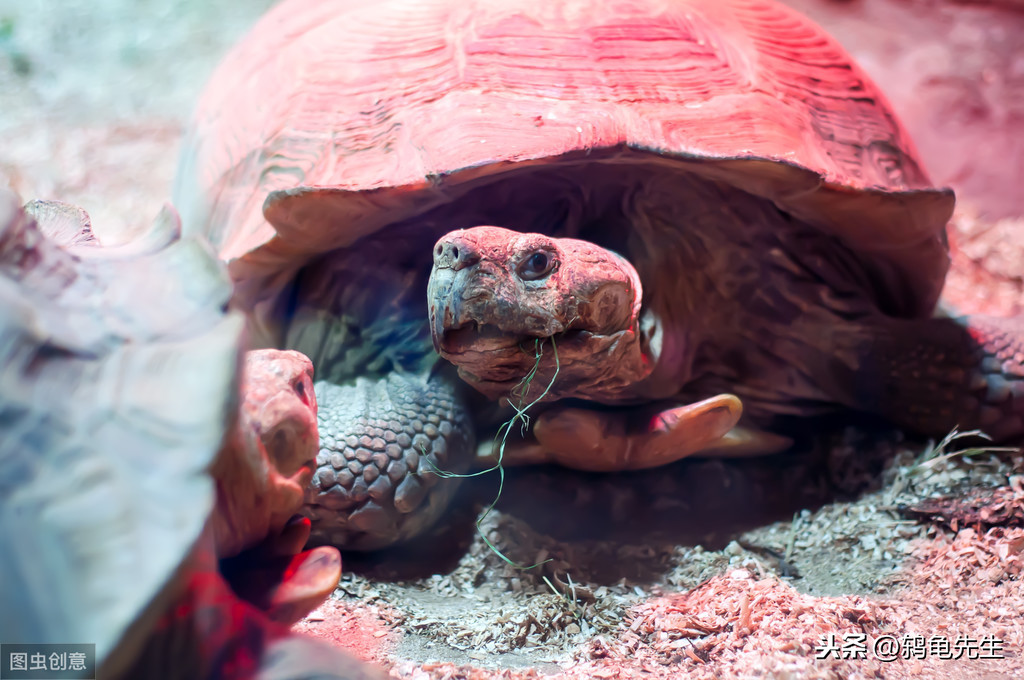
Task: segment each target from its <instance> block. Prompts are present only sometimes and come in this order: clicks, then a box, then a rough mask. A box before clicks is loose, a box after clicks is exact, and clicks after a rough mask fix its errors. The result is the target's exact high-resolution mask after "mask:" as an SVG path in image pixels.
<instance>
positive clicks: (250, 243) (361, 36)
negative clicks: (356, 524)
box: [175, 0, 953, 316]
mask: <svg viewBox="0 0 1024 680" xmlns="http://www.w3.org/2000/svg"><path fill="white" fill-rule="evenodd" d="M584 158H585V159H587V160H588V161H589V160H592V161H595V162H597V161H604V162H616V163H623V164H629V163H661V164H670V165H678V166H688V167H689V168H690V169H692V170H693V171H694V172H697V173H700V174H702V175H704V176H707V177H711V178H712V179H716V180H719V181H725V182H728V183H731V184H733V185H735V186H737V187H738V188H740V189H742V190H745V191H748V192H751V193H753V194H755V195H759V196H762V197H764V198H767V199H769V200H772V201H774V202H775V203H776V204H777V205H778V206H779V207H780V208H781V209H783V210H785V211H787V212H788V213H790V214H792V215H794V216H795V217H797V218H799V219H801V220H803V221H805V222H809V223H811V224H814V225H816V226H818V227H820V228H821V229H823V230H825V231H827V232H829V233H831V234H833V235H835V236H837V237H838V239H839V240H840V241H841V242H842V243H843V244H844V245H846V246H847V247H849V248H851V249H853V250H855V251H857V252H858V253H859V254H861V256H862V257H863V258H864V259H865V260H866V261H867V262H869V263H870V265H871V266H872V267H874V268H875V270H876V271H875V274H876V275H877V276H878V277H879V278H880V279H881V280H882V281H884V282H885V286H886V287H888V288H889V289H891V293H892V296H893V297H894V298H895V301H896V302H895V303H894V304H893V305H892V307H891V308H892V309H893V310H895V311H896V313H900V314H903V315H907V316H918V315H924V314H928V313H930V312H931V310H932V309H933V307H934V304H935V302H936V300H937V298H938V295H939V292H940V289H941V287H942V282H943V279H944V276H945V272H946V269H947V267H948V256H947V252H946V250H947V249H946V241H945V224H946V222H947V220H948V218H949V216H950V214H951V212H952V207H953V195H952V193H951V192H949V191H943V190H936V189H934V188H932V187H931V184H930V182H929V180H928V178H927V176H926V174H925V172H924V171H923V170H922V168H921V165H920V163H919V162H918V160H917V156H916V154H915V151H914V149H913V147H912V145H911V143H910V141H909V139H908V138H907V134H906V133H905V131H904V130H903V129H902V128H901V126H900V124H899V122H898V121H897V120H896V119H895V117H894V116H893V114H892V112H891V110H890V108H889V106H888V104H887V103H886V101H885V98H884V97H883V95H882V94H881V93H880V92H879V91H878V90H877V88H876V87H875V85H874V84H873V83H872V82H871V81H870V80H869V79H868V78H867V76H866V75H865V74H864V73H863V71H862V70H861V69H860V68H859V67H858V66H857V65H856V64H854V63H853V62H852V60H851V58H850V57H849V55H848V54H847V53H846V52H845V51H844V50H843V49H842V47H840V46H839V45H838V44H837V43H836V42H835V41H834V40H833V39H832V38H830V37H829V36H828V35H827V34H826V33H825V32H824V31H822V30H821V29H820V28H819V27H818V26H816V25H814V24H813V23H811V22H810V21H808V20H807V19H805V18H804V17H802V16H801V15H799V14H797V13H796V12H794V11H792V10H790V9H788V8H786V7H784V6H781V5H779V4H777V3H775V2H773V1H772V0H643V1H639V0H517V1H515V2H512V1H509V0H378V1H376V2H372V3H366V2H362V1H361V0H285V2H283V3H282V4H281V5H279V6H278V7H277V8H276V9H274V10H273V11H271V12H270V13H269V14H268V15H266V16H265V17H264V18H263V19H262V20H261V21H260V22H259V24H258V25H257V26H256V27H255V28H254V29H253V30H252V32H251V33H250V34H249V36H248V37H247V38H246V39H245V40H244V41H242V43H241V44H240V45H239V46H238V47H237V48H236V49H235V50H234V51H233V52H232V53H231V54H230V55H229V56H228V57H227V59H226V60H225V61H224V63H223V64H222V66H221V67H220V69H219V70H218V71H217V72H216V74H215V75H214V77H213V80H212V82H211V83H210V85H209V87H208V88H207V90H206V94H205V96H204V97H203V99H202V102H201V104H200V106H199V109H198V112H197V115H196V118H195V121H194V125H193V127H192V129H191V132H190V134H189V136H188V139H187V140H186V145H185V149H184V153H183V164H182V168H181V172H180V174H179V177H178V184H177V188H176V199H175V200H176V202H177V204H178V205H179V207H180V209H181V210H182V213H183V216H184V220H185V224H186V228H187V229H191V230H201V231H204V232H205V233H206V234H207V235H208V236H209V237H210V238H211V239H212V240H213V242H214V244H215V246H216V247H217V248H218V249H219V251H220V253H221V255H222V257H224V258H225V259H227V260H229V261H231V269H232V273H233V276H234V277H235V279H236V282H238V283H240V284H242V285H240V286H239V294H240V296H241V297H242V298H243V299H244V298H245V297H246V296H249V297H250V298H252V296H253V295H255V293H253V291H254V290H261V289H264V288H266V286H268V285H272V284H271V282H272V281H274V280H276V281H281V280H284V278H286V276H284V275H283V273H284V272H286V270H289V269H291V270H292V271H294V268H295V267H296V266H298V265H300V264H301V263H302V262H304V261H306V260H308V259H309V258H310V257H312V256H314V255H315V254H317V253H322V252H325V251H327V250H330V249H334V248H340V247H345V246H348V245H351V244H352V243H354V242H355V241H356V240H358V239H359V238H360V237H362V236H364V235H366V234H370V233H374V232H376V231H377V230H379V229H381V228H383V227H385V226H387V225H388V224H391V223H393V222H394V221H395V220H397V219H401V218H405V217H409V216H411V215H415V214H416V213H417V212H418V211H423V210H426V209H428V208H430V207H433V206H435V205H437V204H438V203H439V202H442V201H451V200H457V199H458V196H459V191H460V187H466V186H469V185H479V184H480V183H481V182H487V181H494V180H497V179H499V178H501V177H503V176H507V173H509V171H510V170H513V169H518V168H521V167H522V166H524V165H529V164H552V163H557V162H576V161H579V160H580V159H584ZM425 252H429V251H425ZM246 284H249V285H248V288H247V286H246ZM247 291H248V292H247ZM264 292H265V291H264ZM250 302H251V300H250Z"/></svg>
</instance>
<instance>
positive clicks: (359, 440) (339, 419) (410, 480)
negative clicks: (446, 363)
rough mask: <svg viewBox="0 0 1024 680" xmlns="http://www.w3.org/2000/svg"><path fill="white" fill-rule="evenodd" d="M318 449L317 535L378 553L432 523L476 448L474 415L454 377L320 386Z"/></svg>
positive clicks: (318, 540) (313, 511) (312, 504)
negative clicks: (445, 476)
mask: <svg viewBox="0 0 1024 680" xmlns="http://www.w3.org/2000/svg"><path fill="white" fill-rule="evenodd" d="M315 389H316V396H317V401H318V402H319V417H318V420H319V428H320V451H319V453H318V454H317V459H316V462H317V470H316V472H315V473H314V475H313V483H312V485H311V487H310V490H309V493H308V494H307V504H306V507H305V508H304V510H303V512H304V513H305V514H306V515H307V516H308V517H309V518H310V519H311V520H312V522H313V533H312V537H311V542H312V543H313V544H327V545H334V546H338V547H342V548H347V549H356V550H373V549H376V548H381V547H385V546H387V545H390V544H393V543H398V542H400V541H403V540H406V539H408V538H411V537H412V536H415V535H416V534H419V533H421V532H423V531H424V530H426V529H427V528H428V527H430V526H431V525H432V524H433V523H434V522H435V521H436V520H437V518H438V517H439V516H440V515H441V513H442V511H443V510H444V509H445V507H447V505H448V503H449V501H450V500H451V498H452V496H453V495H454V492H455V489H456V487H457V485H458V480H457V479H441V478H440V477H439V476H438V475H437V474H436V470H444V471H449V472H455V473H459V472H465V471H466V470H467V469H468V467H469V465H470V463H471V462H472V458H473V454H474V439H475V437H474V433H473V429H472V424H471V421H470V418H469V414H468V412H467V410H466V408H465V405H464V404H463V403H462V399H461V397H460V396H459V395H458V393H457V388H456V386H455V384H454V383H453V381H452V379H451V378H449V377H447V375H445V372H442V373H441V374H438V375H435V376H433V377H418V376H408V375H401V374H398V373H391V374H388V375H387V376H386V377H384V378H381V379H379V380H372V379H368V378H364V377H361V378H358V379H357V380H356V382H355V384H354V385H334V384H331V383H329V382H318V383H316V385H315Z"/></svg>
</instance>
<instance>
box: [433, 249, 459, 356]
mask: <svg viewBox="0 0 1024 680" xmlns="http://www.w3.org/2000/svg"><path fill="white" fill-rule="evenodd" d="M456 278H457V276H456V273H455V271H454V270H452V269H448V268H438V267H437V266H436V265H435V266H434V270H433V271H432V272H431V273H430V281H429V283H428V284H427V308H428V310H429V314H430V339H431V340H432V341H433V343H434V351H435V352H437V353H438V354H440V353H441V340H442V338H444V332H445V330H446V329H448V328H451V327H452V325H453V324H454V323H455V320H456V319H458V318H459V315H460V313H461V311H462V310H461V300H462V296H461V295H460V291H459V290H456V288H457V287H458V288H461V286H457V285H456V283H457V282H456Z"/></svg>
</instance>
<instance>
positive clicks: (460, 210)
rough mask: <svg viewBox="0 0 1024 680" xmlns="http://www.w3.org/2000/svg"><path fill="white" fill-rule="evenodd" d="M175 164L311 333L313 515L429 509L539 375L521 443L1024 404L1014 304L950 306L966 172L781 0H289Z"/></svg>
mask: <svg viewBox="0 0 1024 680" xmlns="http://www.w3.org/2000/svg"><path fill="white" fill-rule="evenodd" d="M174 196H175V202H176V204H177V205H178V206H179V208H180V209H181V210H182V214H183V220H184V222H185V229H186V230H188V231H190V232H194V233H202V234H205V235H206V236H208V237H209V238H210V240H211V241H212V243H213V244H214V246H215V247H216V248H217V250H218V252H219V255H220V257H221V258H222V259H224V260H225V261H226V262H227V264H228V269H229V272H230V274H231V276H232V278H233V280H234V282H235V296H234V298H233V299H234V304H235V306H236V308H237V309H240V310H242V311H244V312H245V314H246V316H247V318H248V321H249V327H250V329H251V332H252V335H253V337H254V338H255V339H256V342H257V343H258V344H259V345H261V346H266V347H279V348H288V349H292V350H297V351H300V352H302V353H304V354H306V355H307V356H308V357H309V358H310V359H311V360H312V362H313V364H314V365H315V366H316V370H317V376H318V381H317V382H316V384H315V389H316V393H317V398H318V401H319V404H320V410H319V421H318V422H319V432H320V450H319V453H318V455H317V465H318V469H317V473H316V475H315V477H314V480H313V483H312V485H311V487H310V489H309V492H308V496H307V505H306V508H305V511H304V512H305V513H306V514H307V515H308V516H309V517H310V518H311V520H312V522H313V533H312V539H311V541H312V542H314V543H326V544H332V545H336V546H340V547H344V548H351V549H374V548H379V547H382V546H385V545H390V544H393V543H396V542H400V541H403V540H406V539H408V538H410V537H411V536H414V535H417V534H419V533H422V532H423V531H424V530H425V529H426V528H427V527H428V526H430V525H431V524H432V523H433V522H435V521H436V519H437V518H438V517H439V516H440V515H441V514H442V512H443V510H444V507H445V504H446V503H447V502H448V499H449V498H450V496H451V493H452V489H453V488H454V485H455V482H454V481H452V480H448V479H440V478H441V477H444V475H440V474H439V470H445V471H449V472H454V473H458V472H460V471H463V470H466V469H468V468H470V467H472V466H474V465H477V464H478V463H479V458H481V457H483V458H486V456H491V457H492V459H493V457H494V455H495V454H494V450H493V448H492V435H494V433H495V431H496V428H497V427H498V425H499V424H500V423H501V422H502V420H503V419H504V418H506V417H508V416H509V414H510V407H509V404H513V405H515V404H516V403H517V402H518V401H519V399H521V398H523V397H524V394H523V393H524V392H525V391H526V387H531V388H532V391H531V392H530V394H527V395H525V398H526V400H527V401H528V400H531V399H532V400H534V401H536V399H537V397H538V396H541V395H543V399H542V400H541V401H540V403H537V404H535V405H534V407H533V411H532V413H533V415H534V419H533V421H532V422H533V426H532V428H531V430H530V431H529V432H528V433H527V434H526V435H524V436H523V437H522V438H520V437H519V436H518V435H512V436H511V437H510V439H509V440H508V442H507V447H506V450H505V451H504V452H503V455H504V460H505V461H506V462H509V463H514V462H537V461H555V462H558V463H561V464H563V465H566V466H570V467H577V468H582V469H589V470H603V471H610V472H614V471H618V470H625V469H638V468H643V467H653V466H658V465H662V464H665V463H668V462H670V461H673V460H675V459H678V458H681V457H684V456H687V455H691V454H695V453H700V454H707V455H729V454H750V453H757V452H769V451H779V450H783V449H785V448H786V447H787V446H788V444H789V442H790V439H789V438H788V437H787V436H786V434H785V432H783V431H781V430H780V424H781V423H784V422H792V421H793V419H794V418H797V419H799V418H800V417H804V416H812V415H816V414H823V413H831V412H835V411H838V410H850V409H852V410H856V411H864V412H870V413H874V414H878V415H881V416H884V417H885V418H887V419H889V420H890V421H892V422H893V423H895V424H897V425H899V426H901V427H903V428H906V429H909V430H912V431H914V432H918V433H922V434H926V435H941V434H945V433H946V432H947V431H948V430H949V429H951V428H954V427H957V426H959V427H961V428H981V429H983V430H985V431H986V432H987V433H988V434H989V435H991V436H992V437H994V438H996V439H999V440H1006V439H1009V438H1013V437H1016V436H1018V435H1020V434H1021V433H1022V430H1024V420H1022V416H1024V406H1022V404H1024V402H1022V396H1021V395H1022V392H1021V389H1022V388H1021V381H1020V377H1021V376H1022V375H1024V365H1022V361H1021V357H1022V354H1021V349H1024V348H1022V345H1021V332H1022V330H1024V326H1022V324H1021V322H1020V320H1019V319H997V318H987V317H976V316H975V317H956V318H952V317H949V316H943V315H941V314H938V313H937V309H938V307H937V305H938V301H939V298H940V293H941V289H942V286H943V281H944V277H945V274H946V271H947V269H948V267H949V263H950V259H949V254H948V243H947V239H946V234H945V227H946V223H947V221H948V219H949V218H950V216H951V213H952V210H953V207H954V202H955V199H954V194H953V192H952V191H951V190H949V189H943V188H936V187H934V186H933V185H932V183H931V182H930V180H929V179H928V176H927V174H926V172H925V170H924V168H923V167H922V165H921V163H920V161H919V160H918V157H917V154H916V152H915V150H914V147H913V145H912V142H911V140H910V139H909V138H908V135H907V133H906V131H905V130H904V129H903V128H902V127H901V125H900V123H899V121H898V120H897V118H896V116H895V115H894V113H893V112H892V110H891V109H890V107H889V105H888V104H887V102H886V100H885V97H884V96H883V94H882V93H881V92H880V91H879V90H878V88H877V87H876V86H875V85H874V84H873V83H872V82H871V80H870V79H869V78H868V77H867V76H866V75H865V73H864V72H863V71H862V70H861V69H860V68H859V67H858V66H857V64H855V63H854V62H853V60H852V59H851V57H850V56H849V55H848V54H847V53H846V52H845V51H844V50H843V49H842V47H841V46H840V45H839V44H837V43H836V41H835V40H833V39H832V38H831V37H830V36H829V35H827V34H826V33H825V32H824V31H823V30H822V29H821V28H820V27H818V26H816V25H815V24H813V23H812V22H810V21H809V20H808V19H806V18H804V17H803V16H801V15H800V14H798V13H797V12H795V11H793V10H791V9H789V8H787V7H785V6H783V5H781V4H778V3H776V2H774V1H773V0H713V1H712V0H657V1H655V2H644V3H639V2H620V1H618V0H521V1H517V2H511V1H504V0H428V1H424V2H419V1H418V2H415V3H412V2H403V1H401V0H381V1H379V2H374V3H362V2H356V1H354V0H314V1H312V2H310V1H309V0H285V1H284V2H282V3H281V4H279V5H278V6H277V7H276V8H274V9H273V10H271V11H270V12H269V13H268V14H267V15H266V16H265V17H264V18H263V19H262V20H261V21H260V22H259V23H258V24H257V25H256V26H255V27H254V28H253V29H252V31H251V33H250V34H249V35H248V37H246V38H245V39H243V40H242V41H241V43H240V44H239V45H238V46H237V47H236V48H235V49H234V51H233V52H231V53H230V54H229V55H228V56H227V57H226V59H225V60H224V62H223V63H222V65H221V66H220V67H219V70H217V71H216V72H215V74H214V76H213V77H212V80H211V81H210V83H209V85H208V86H207V88H206V90H205V94H204V95H203V97H202V99H201V101H200V104H199V106H198V110H197V112H196V114H195V117H194V119H193V122H192V124H191V127H190V131H189V132H188V134H187V135H186V140H185V144H184V147H183V152H182V160H181V164H180V166H179V171H178V175H177V179H176V184H175V194H174ZM527 378H529V379H528V380H527ZM524 381H526V382H524ZM542 388H547V390H546V391H543V389H542ZM513 415H514V414H513ZM478 446H479V451H478V450H477V447H478Z"/></svg>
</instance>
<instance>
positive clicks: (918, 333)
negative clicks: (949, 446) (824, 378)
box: [850, 316, 1024, 441]
mask: <svg viewBox="0 0 1024 680" xmlns="http://www.w3.org/2000/svg"><path fill="white" fill-rule="evenodd" d="M865 330H866V335H867V337H864V335H865V334H861V333H858V334H857V335H858V336H860V337H859V339H858V341H857V343H856V348H857V349H858V350H859V351H858V352H857V358H858V360H859V365H858V366H857V367H856V369H855V371H854V373H853V376H852V377H851V380H850V383H851V385H852V388H853V389H852V393H851V395H850V399H851V402H852V403H851V405H852V406H856V407H859V408H862V409H864V410H868V411H872V412H875V413H878V414H879V415H882V416H884V417H886V418H888V419H890V420H892V421H893V422H895V423H896V424H898V425H901V426H904V427H907V428H909V429H912V430H915V431H917V432H920V433H921V434H926V435H930V436H933V437H942V436H944V435H946V434H947V433H949V431H950V430H952V429H953V428H954V427H957V428H959V429H960V430H961V431H964V430H975V429H977V430H981V431H982V432H984V433H985V434H987V435H989V436H990V437H992V438H993V439H994V440H996V441H1008V440H1014V439H1018V438H1020V437H1021V436H1022V435H1024V318H1020V317H1016V318H1008V319H1003V318H997V317H988V316H966V317H959V318H956V319H946V318H943V319H927V320H922V321H892V320H886V321H883V322H881V323H879V324H878V326H877V327H870V326H869V327H866V329H865Z"/></svg>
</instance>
